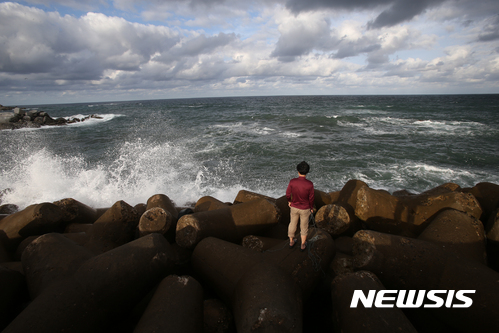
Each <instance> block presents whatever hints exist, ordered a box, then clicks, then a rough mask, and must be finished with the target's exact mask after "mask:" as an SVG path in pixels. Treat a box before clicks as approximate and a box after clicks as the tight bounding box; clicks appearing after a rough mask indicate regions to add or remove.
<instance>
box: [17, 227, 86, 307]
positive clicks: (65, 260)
mask: <svg viewBox="0 0 499 333" xmlns="http://www.w3.org/2000/svg"><path fill="white" fill-rule="evenodd" d="M93 256H94V254H93V253H92V252H90V251H89V250H87V249H85V248H84V247H82V246H79V245H77V244H76V243H75V242H73V241H71V240H69V239H68V238H66V237H64V236H63V235H61V234H58V233H50V234H45V235H43V236H40V237H38V238H36V239H35V240H34V241H32V242H31V243H30V244H29V245H28V246H27V247H26V248H25V249H24V251H23V254H22V257H21V262H22V265H23V271H24V274H25V275H26V282H27V284H28V289H29V293H30V296H31V299H35V298H36V297H37V296H38V295H40V294H41V293H42V292H43V290H45V289H46V288H47V287H48V286H50V285H51V284H54V283H58V282H60V281H62V280H65V279H67V278H69V277H71V276H73V274H74V273H75V272H76V270H77V269H78V268H79V267H80V265H81V264H82V263H83V262H85V261H87V260H88V259H90V258H91V257H93Z"/></svg>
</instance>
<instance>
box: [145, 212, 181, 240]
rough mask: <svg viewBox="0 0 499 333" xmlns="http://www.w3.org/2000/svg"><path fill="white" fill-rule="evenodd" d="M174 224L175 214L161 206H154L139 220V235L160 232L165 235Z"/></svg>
mask: <svg viewBox="0 0 499 333" xmlns="http://www.w3.org/2000/svg"><path fill="white" fill-rule="evenodd" d="M172 224H173V216H172V215H171V214H170V213H169V212H167V211H165V210H164V209H163V208H160V207H153V208H151V209H148V210H146V211H145V212H144V214H142V216H141V217H140V220H139V225H138V227H137V228H138V232H139V237H143V236H145V235H149V234H152V233H158V234H162V235H165V234H166V233H167V232H168V230H170V228H171V226H172Z"/></svg>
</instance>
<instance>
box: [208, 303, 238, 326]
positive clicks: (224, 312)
mask: <svg viewBox="0 0 499 333" xmlns="http://www.w3.org/2000/svg"><path fill="white" fill-rule="evenodd" d="M203 319H204V328H203V331H204V333H229V332H235V330H236V329H235V327H234V316H233V315H232V311H230V309H229V307H228V306H227V305H226V304H225V303H224V302H222V301H221V300H219V299H218V298H211V299H207V300H205V301H204V311H203Z"/></svg>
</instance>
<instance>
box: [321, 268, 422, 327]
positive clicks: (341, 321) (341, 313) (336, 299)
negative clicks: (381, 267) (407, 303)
mask: <svg viewBox="0 0 499 333" xmlns="http://www.w3.org/2000/svg"><path fill="white" fill-rule="evenodd" d="M384 289H385V287H384V286H383V284H382V283H381V281H380V280H379V279H378V278H377V277H376V275H374V274H372V273H371V272H367V271H359V272H355V273H349V274H344V275H340V276H337V277H336V278H335V279H334V280H333V282H332V283H331V295H332V301H333V322H334V324H335V328H336V329H337V331H338V332H342V333H363V332H369V333H377V332H379V333H389V332H394V333H395V332H404V333H417V331H416V329H415V328H414V326H412V324H411V322H410V321H409V319H407V317H406V316H405V315H404V313H403V312H402V310H400V309H398V308H396V307H393V308H376V307H372V308H365V307H364V305H363V304H362V303H361V302H359V304H358V305H357V307H355V308H351V307H350V306H351V302H352V298H353V293H354V291H355V290H362V291H363V292H364V294H366V295H367V294H368V293H369V291H370V290H377V291H378V290H384Z"/></svg>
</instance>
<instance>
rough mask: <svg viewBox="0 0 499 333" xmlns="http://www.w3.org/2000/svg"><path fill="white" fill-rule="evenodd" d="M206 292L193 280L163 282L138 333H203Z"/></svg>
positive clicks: (174, 278) (181, 278)
mask: <svg viewBox="0 0 499 333" xmlns="http://www.w3.org/2000/svg"><path fill="white" fill-rule="evenodd" d="M202 331H203V288H202V287H201V285H200V284H199V282H197V281H196V280H195V279H194V278H192V277H190V276H177V275H170V276H168V277H166V278H164V279H163V281H161V283H160V284H159V286H158V288H157V289H156V291H155V292H154V296H153V297H152V299H151V301H150V302H149V305H148V306H147V308H146V310H145V312H144V314H143V315H142V317H141V319H140V321H139V323H138V324H137V326H136V327H135V330H134V331H133V332H134V333H141V332H144V333H149V332H172V333H175V332H178V333H183V332H202Z"/></svg>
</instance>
